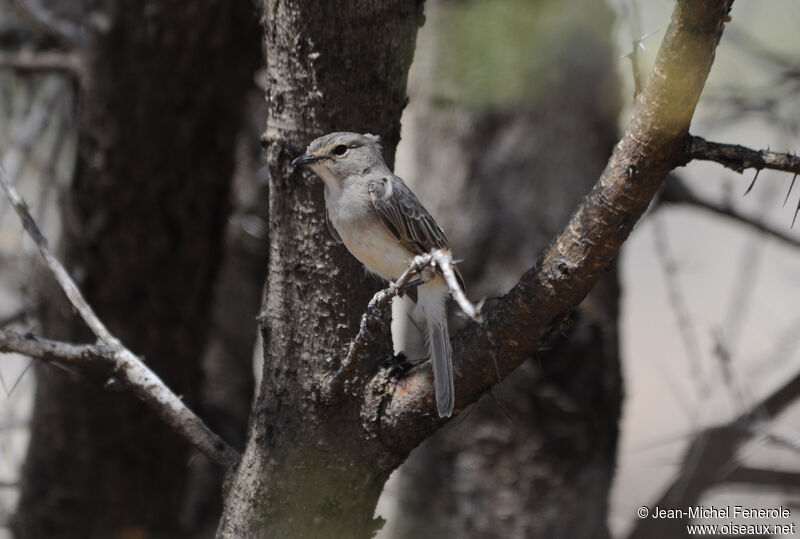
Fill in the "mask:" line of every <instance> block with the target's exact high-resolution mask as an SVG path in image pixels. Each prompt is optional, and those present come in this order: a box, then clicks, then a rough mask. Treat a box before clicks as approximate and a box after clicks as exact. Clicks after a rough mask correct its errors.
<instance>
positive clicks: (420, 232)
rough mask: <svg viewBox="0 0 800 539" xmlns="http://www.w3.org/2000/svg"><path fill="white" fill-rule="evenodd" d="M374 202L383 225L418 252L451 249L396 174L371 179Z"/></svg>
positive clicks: (413, 250)
mask: <svg viewBox="0 0 800 539" xmlns="http://www.w3.org/2000/svg"><path fill="white" fill-rule="evenodd" d="M368 187H369V195H370V198H371V199H372V205H373V206H374V207H375V212H376V213H377V214H378V217H379V218H380V220H381V222H382V223H383V225H384V226H385V227H386V228H388V229H389V231H390V232H391V233H392V234H393V235H394V236H395V237H396V238H397V239H398V240H400V243H402V244H403V246H405V247H406V248H407V249H408V250H409V251H411V252H412V253H414V254H415V255H421V254H425V253H428V252H430V251H432V250H433V249H448V248H449V244H448V242H447V238H446V237H445V235H444V231H443V230H442V228H441V227H440V226H439V225H438V224H437V223H436V221H434V220H433V217H431V214H430V213H428V210H426V209H425V207H424V206H423V205H422V203H421V202H420V201H419V199H418V198H417V197H416V195H415V194H414V193H413V192H412V191H411V189H409V188H408V186H407V185H406V184H405V183H403V180H401V179H400V178H398V177H397V176H387V177H376V178H374V179H371V180H369V183H368Z"/></svg>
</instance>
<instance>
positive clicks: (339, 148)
mask: <svg viewBox="0 0 800 539" xmlns="http://www.w3.org/2000/svg"><path fill="white" fill-rule="evenodd" d="M346 151H347V146H345V145H344V144H339V145H338V146H337V147H335V148H334V149H333V153H335V154H336V155H344V152H346Z"/></svg>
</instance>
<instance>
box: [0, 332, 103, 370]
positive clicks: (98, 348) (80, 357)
mask: <svg viewBox="0 0 800 539" xmlns="http://www.w3.org/2000/svg"><path fill="white" fill-rule="evenodd" d="M0 352H4V353H15V354H22V355H24V356H28V357H32V358H34V359H41V360H43V361H63V362H65V363H73V364H76V365H80V366H84V365H89V364H96V363H97V362H98V361H99V362H102V363H106V364H108V366H113V364H114V357H115V352H114V350H113V349H112V348H111V347H109V346H106V345H104V344H80V345H79V344H72V343H66V342H60V341H52V340H49V339H43V338H41V337H37V336H35V335H30V334H28V335H24V334H22V333H19V332H16V331H10V330H5V329H0Z"/></svg>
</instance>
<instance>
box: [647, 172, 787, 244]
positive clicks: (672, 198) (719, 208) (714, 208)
mask: <svg viewBox="0 0 800 539" xmlns="http://www.w3.org/2000/svg"><path fill="white" fill-rule="evenodd" d="M659 202H666V203H671V204H689V205H692V206H695V207H697V208H701V209H704V210H707V211H710V212H713V213H716V214H717V215H721V216H723V217H727V218H728V219H733V220H734V221H738V222H739V223H742V224H745V225H747V226H749V227H750V228H753V229H755V230H757V231H759V232H761V233H763V234H766V235H767V236H769V237H772V238H775V239H777V240H779V241H781V242H783V243H785V244H787V245H790V246H792V247H800V238H797V237H796V236H792V235H790V234H788V233H787V232H784V231H783V230H779V229H776V228H774V227H771V226H770V225H768V224H766V223H764V222H763V221H760V220H758V219H754V218H752V217H748V216H746V215H744V214H742V213H740V212H738V211H736V210H734V209H733V208H732V207H730V206H729V205H723V204H718V203H716V202H712V201H710V200H706V199H704V198H702V197H699V196H697V195H696V194H695V193H694V192H693V191H692V190H691V189H689V188H688V187H686V185H685V184H684V183H683V182H682V181H680V180H679V179H678V178H676V177H674V176H673V177H672V178H670V179H669V181H667V183H666V185H665V187H664V190H663V191H662V192H661V196H660V197H659Z"/></svg>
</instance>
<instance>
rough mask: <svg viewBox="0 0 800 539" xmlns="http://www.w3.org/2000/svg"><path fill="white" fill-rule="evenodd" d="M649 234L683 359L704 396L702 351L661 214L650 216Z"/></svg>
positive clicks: (705, 391) (704, 378) (706, 383)
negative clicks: (676, 329)
mask: <svg viewBox="0 0 800 539" xmlns="http://www.w3.org/2000/svg"><path fill="white" fill-rule="evenodd" d="M653 236H654V239H655V243H656V254H657V255H658V258H659V260H660V261H661V266H662V267H663V269H664V277H665V282H666V285H667V295H668V297H669V301H670V305H671V306H672V310H673V311H674V313H675V319H676V322H677V324H678V330H679V331H680V335H681V341H682V342H683V348H684V351H685V353H686V359H687V360H688V362H689V371H690V372H691V374H692V379H693V380H695V381H696V382H697V384H698V385H697V389H698V396H699V397H700V398H701V399H702V398H706V397H708V392H709V384H708V380H707V379H706V376H705V373H704V371H703V354H702V352H701V351H700V342H699V339H698V338H697V332H696V330H695V324H694V321H693V320H692V316H691V314H690V312H689V306H688V304H687V302H686V297H685V295H684V294H683V291H682V290H681V287H680V284H679V282H678V264H677V263H676V262H675V259H674V258H673V256H672V250H671V249H670V247H669V243H668V242H667V228H666V226H665V225H664V223H663V222H662V220H661V215H655V216H654V220H653Z"/></svg>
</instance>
